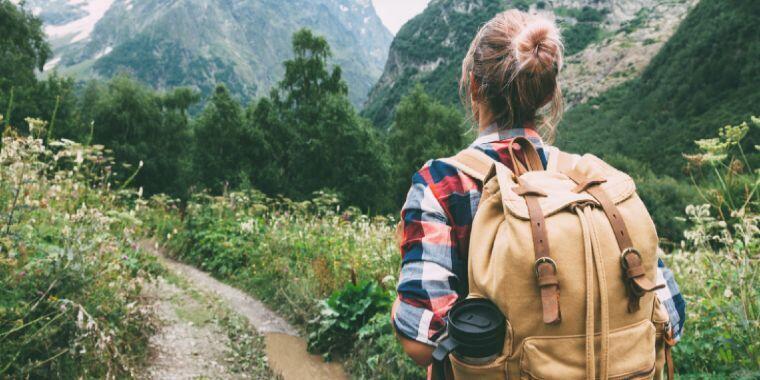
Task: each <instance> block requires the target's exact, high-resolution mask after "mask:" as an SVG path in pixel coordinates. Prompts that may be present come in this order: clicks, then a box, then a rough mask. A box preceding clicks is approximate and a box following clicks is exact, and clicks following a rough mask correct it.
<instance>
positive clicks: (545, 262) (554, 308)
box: [514, 177, 562, 324]
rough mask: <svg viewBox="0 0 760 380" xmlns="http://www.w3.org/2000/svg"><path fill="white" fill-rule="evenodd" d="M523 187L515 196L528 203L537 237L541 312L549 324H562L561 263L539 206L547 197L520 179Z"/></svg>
mask: <svg viewBox="0 0 760 380" xmlns="http://www.w3.org/2000/svg"><path fill="white" fill-rule="evenodd" d="M517 181H518V183H519V184H520V186H518V187H517V188H515V189H514V192H515V193H516V194H518V195H520V196H522V197H523V198H524V199H525V204H526V206H527V207H528V216H529V217H530V230H531V235H532V236H533V250H534V255H535V258H536V263H535V268H534V270H535V274H536V282H537V283H538V288H539V290H540V292H541V309H542V313H543V321H544V323H546V324H555V323H559V322H560V321H561V320H562V313H561V311H560V307H559V279H558V278H557V263H556V262H554V260H552V259H551V255H550V253H549V239H548V234H547V232H546V223H545V220H544V212H543V210H542V209H541V204H540V203H539V200H538V199H539V198H540V197H545V196H546V194H545V193H543V192H542V191H541V190H539V189H537V188H535V187H533V186H531V185H530V184H528V183H526V182H525V180H523V179H521V178H519V177H518V179H517Z"/></svg>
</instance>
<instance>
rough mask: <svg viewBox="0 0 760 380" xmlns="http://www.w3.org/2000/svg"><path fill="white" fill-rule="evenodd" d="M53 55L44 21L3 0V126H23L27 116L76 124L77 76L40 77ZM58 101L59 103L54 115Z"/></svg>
mask: <svg viewBox="0 0 760 380" xmlns="http://www.w3.org/2000/svg"><path fill="white" fill-rule="evenodd" d="M50 55H51V51H50V47H49V46H48V43H47V41H46V40H45V33H44V32H43V30H42V22H41V21H40V20H39V19H38V18H36V17H35V16H33V15H32V14H31V13H29V12H28V11H26V10H24V9H22V8H20V7H17V6H16V5H15V4H13V3H12V2H10V1H8V0H1V1H0V62H2V64H0V109H1V110H3V112H5V123H4V125H2V127H5V125H13V126H15V127H16V128H17V129H22V130H23V127H25V126H26V123H24V118H25V117H27V116H33V117H37V118H41V119H44V120H51V121H52V120H55V121H54V124H58V125H59V126H61V127H64V128H65V127H69V126H70V124H72V122H73V121H72V118H73V116H74V115H73V113H74V111H75V106H74V100H73V99H74V98H73V96H72V93H73V89H74V82H73V80H71V79H68V78H61V77H59V76H58V75H56V74H55V73H53V74H52V75H50V76H49V77H48V78H47V79H45V80H43V81H38V80H37V77H36V73H37V70H42V68H43V66H44V65H45V62H46V61H47V59H48V58H49V57H50ZM58 99H60V101H59V100H58ZM56 103H59V104H58V106H59V107H58V112H57V114H56V115H55V116H56V117H55V119H53V118H52V116H53V112H54V110H55V108H56V107H55V104H56ZM51 124H52V123H51Z"/></svg>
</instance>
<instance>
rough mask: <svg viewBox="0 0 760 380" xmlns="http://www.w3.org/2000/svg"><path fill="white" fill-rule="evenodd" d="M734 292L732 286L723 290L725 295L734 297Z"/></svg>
mask: <svg viewBox="0 0 760 380" xmlns="http://www.w3.org/2000/svg"><path fill="white" fill-rule="evenodd" d="M733 295H734V292H733V291H731V288H726V290H725V291H724V292H723V297H726V298H731V297H733Z"/></svg>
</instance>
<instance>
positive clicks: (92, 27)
mask: <svg viewBox="0 0 760 380" xmlns="http://www.w3.org/2000/svg"><path fill="white" fill-rule="evenodd" d="M26 7H27V8H29V9H31V10H32V11H33V12H34V13H35V14H37V15H38V16H40V17H41V18H42V19H43V21H44V23H45V25H46V26H45V32H46V34H47V35H48V37H49V39H50V41H51V44H52V46H53V51H54V58H53V59H52V60H51V61H49V63H48V64H47V66H46V70H52V69H56V70H58V71H59V72H61V73H63V74H71V75H74V76H75V77H77V78H81V79H84V78H91V77H111V76H113V75H114V74H117V73H119V72H121V71H126V72H129V73H131V74H132V75H133V76H134V77H136V78H137V79H139V80H141V81H143V82H145V83H149V84H151V85H153V86H154V87H156V88H161V89H164V88H170V87H175V86H192V87H195V88H197V89H199V90H201V91H202V92H203V93H204V94H209V93H210V92H211V89H212V88H213V87H214V85H215V84H216V83H217V82H222V83H225V84H226V85H227V86H228V87H229V88H230V89H231V90H232V91H233V92H234V93H236V94H237V95H239V96H241V97H242V98H243V99H250V98H253V97H256V96H259V95H262V94H265V93H266V92H267V91H268V89H269V88H270V87H271V86H272V85H273V84H274V83H276V82H277V81H278V80H279V79H280V78H281V77H282V75H283V74H284V68H283V67H282V62H283V61H284V60H286V59H289V58H290V57H291V56H292V49H291V36H292V34H293V32H295V31H296V30H298V29H299V28H302V27H306V28H309V29H312V31H314V32H315V33H316V34H318V35H323V36H325V38H326V39H327V41H328V42H329V43H330V45H331V47H332V49H333V53H334V61H333V63H335V64H339V65H340V66H341V67H342V69H343V76H344V78H345V79H346V81H347V82H348V84H349V89H350V96H351V99H352V101H353V102H354V103H355V104H361V103H362V101H363V100H364V99H365V98H366V94H367V93H368V91H369V89H370V88H371V86H372V85H373V84H374V83H375V82H376V80H377V79H378V77H379V76H380V74H381V72H382V69H383V65H384V64H385V61H386V56H387V50H388V47H389V45H390V42H391V39H392V35H391V33H390V32H389V31H388V30H387V29H386V28H385V26H383V24H382V22H381V21H380V19H379V18H378V16H377V15H376V13H375V10H374V8H373V6H372V2H371V1H370V0H257V1H243V0H219V1H212V0H145V1H136V0H28V1H27V2H26Z"/></svg>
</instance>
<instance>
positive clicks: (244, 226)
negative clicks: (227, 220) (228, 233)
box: [240, 219, 253, 234]
mask: <svg viewBox="0 0 760 380" xmlns="http://www.w3.org/2000/svg"><path fill="white" fill-rule="evenodd" d="M240 229H241V230H242V231H243V232H244V233H247V234H250V233H253V219H248V220H247V221H245V222H243V223H240Z"/></svg>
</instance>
